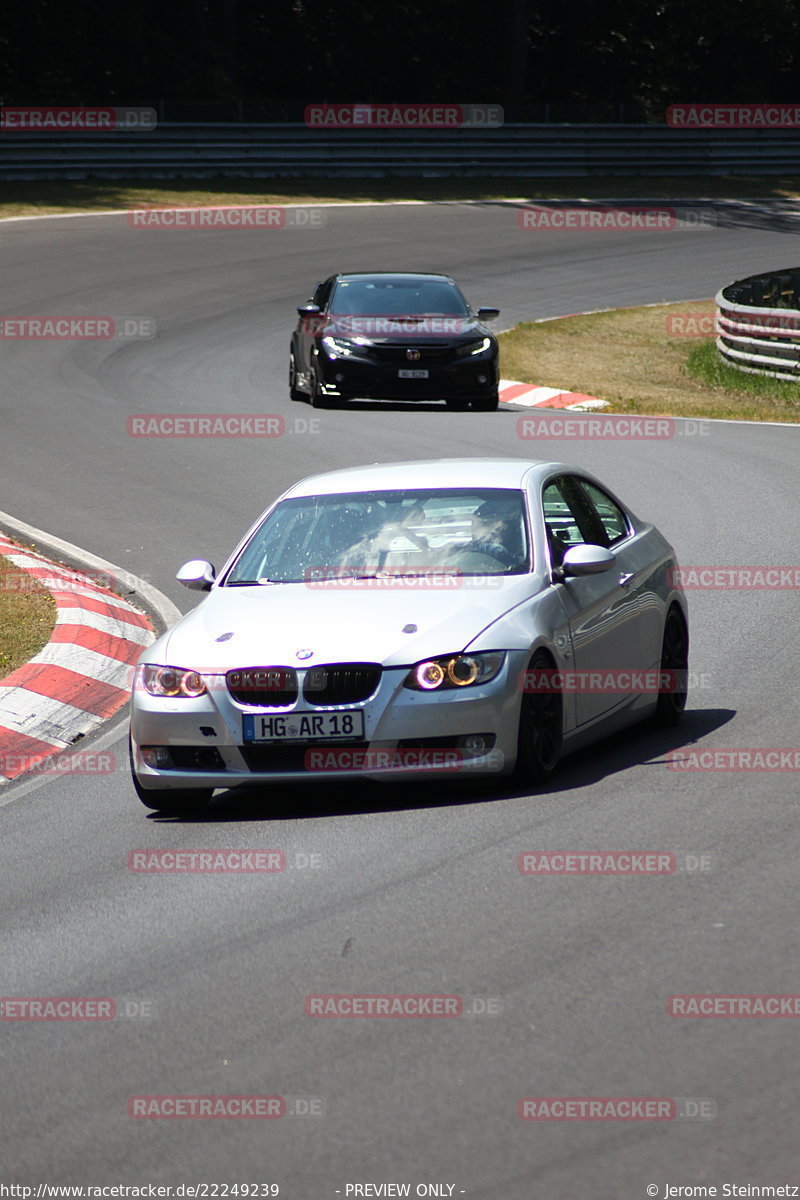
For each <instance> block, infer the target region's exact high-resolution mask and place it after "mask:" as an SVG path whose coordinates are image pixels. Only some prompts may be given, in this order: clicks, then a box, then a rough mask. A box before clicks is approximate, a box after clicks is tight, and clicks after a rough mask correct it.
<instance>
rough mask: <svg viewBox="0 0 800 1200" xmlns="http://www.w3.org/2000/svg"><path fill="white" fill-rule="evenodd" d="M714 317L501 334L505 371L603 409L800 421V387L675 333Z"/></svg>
mask: <svg viewBox="0 0 800 1200" xmlns="http://www.w3.org/2000/svg"><path fill="white" fill-rule="evenodd" d="M714 311H715V306H714V303H713V301H711V300H704V301H700V302H693V303H684V304H659V305H655V306H652V307H647V308H624V309H617V310H615V311H613V312H608V313H594V314H591V315H587V316H582V317H580V316H579V317H564V318H562V319H560V320H557V321H545V322H541V323H534V324H524V325H518V326H517V327H516V328H515V329H512V330H510V331H509V332H508V333H504V334H501V336H500V354H501V359H500V361H501V372H502V375H503V377H504V378H506V379H519V380H524V381H526V382H530V383H535V384H539V385H541V386H543V387H557V388H563V389H564V390H565V391H567V390H569V391H575V392H584V393H585V394H587V395H589V396H597V397H598V398H599V399H601V400H606V401H608V402H609V405H610V408H609V409H608V410H604V411H610V412H618V413H647V414H653V415H659V416H665V415H666V416H674V417H697V418H700V417H724V418H728V419H735V420H746V421H788V422H792V423H797V422H800V383H797V384H794V383H783V382H781V381H780V380H774V379H767V378H762V377H760V376H755V375H744V374H742V373H741V372H739V371H736V370H734V368H732V367H728V366H727V365H726V364H724V363H722V362H718V361H717V359H718V356H717V353H716V349H715V347H714V343H713V335H709V336H706V337H703V338H701V337H696V336H679V335H678V333H677V332H676V331H677V330H681V329H682V330H686V329H687V328H692V327H694V328H697V324H696V322H691V321H690V320H689V317H690V314H701V313H705V314H712V313H713V312H714Z"/></svg>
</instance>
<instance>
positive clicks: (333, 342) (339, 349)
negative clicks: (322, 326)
mask: <svg viewBox="0 0 800 1200" xmlns="http://www.w3.org/2000/svg"><path fill="white" fill-rule="evenodd" d="M322 344H323V346H324V347H325V350H326V351H327V353H328V355H329V356H330V357H331V358H338V357H339V356H341V357H342V358H344V357H346V356H347V355H348V354H352V353H353V343H352V342H348V341H347V339H346V338H340V337H331V336H330V334H326V335H325V337H324V338H323V339H322Z"/></svg>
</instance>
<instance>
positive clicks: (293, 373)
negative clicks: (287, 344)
mask: <svg viewBox="0 0 800 1200" xmlns="http://www.w3.org/2000/svg"><path fill="white" fill-rule="evenodd" d="M289 399H290V400H305V399H306V395H305V393H304V392H301V391H300V390H299V389H298V387H297V360H296V359H295V356H294V350H290V351H289Z"/></svg>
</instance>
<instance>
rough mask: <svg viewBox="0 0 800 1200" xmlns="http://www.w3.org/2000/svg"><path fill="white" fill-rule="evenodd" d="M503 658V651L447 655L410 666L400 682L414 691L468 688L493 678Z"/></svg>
mask: <svg viewBox="0 0 800 1200" xmlns="http://www.w3.org/2000/svg"><path fill="white" fill-rule="evenodd" d="M504 661H505V652H504V651H503V650H492V651H488V652H486V653H483V654H448V655H445V657H444V658H432V659H428V660H427V661H426V662H421V663H417V665H416V666H415V667H412V668H411V670H410V671H409V673H408V675H407V676H406V678H405V681H404V683H403V686H404V687H407V688H411V689H412V690H414V691H417V692H435V691H437V690H442V691H446V690H452V689H453V688H463V687H471V686H472V685H473V684H476V683H488V682H489V680H491V679H494V677H495V675H497V673H498V672H499V670H500V668H501V667H502V665H503V663H504Z"/></svg>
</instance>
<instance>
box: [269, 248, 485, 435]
mask: <svg viewBox="0 0 800 1200" xmlns="http://www.w3.org/2000/svg"><path fill="white" fill-rule="evenodd" d="M297 312H298V315H299V317H300V320H299V322H298V325H297V328H296V329H295V331H294V333H293V334H292V344H291V349H290V354H289V393H290V395H291V398H292V399H293V400H304V399H310V401H311V404H312V405H313V406H314V407H315V408H335V407H336V406H337V405H338V404H339V403H340V402H341V401H343V400H348V399H352V398H356V397H358V398H360V399H373V400H444V401H445V402H446V404H447V406H448V408H457V409H467V408H473V409H477V410H478V411H480V412H491V411H493V410H495V409H496V408H497V399H498V397H497V387H498V383H499V368H498V346H497V339H496V338H495V336H494V334H492V333H491V331H490V330H489V329H487V328H486V326H485V325H484V324H483V322H484V321H489V320H492V319H493V318H494V317H496V316H498V315H499V312H500V310H499V309H497V308H479V309H478V310H477V312H475V311H474V310H473V309H471V308H470V306H469V304H468V303H467V301H466V300H465V299H464V296H463V295H462V293H461V291H460V290H459V288H458V287H457V286H456V284H455V283H454V282H453V280H452V279H450V278H449V276H447V275H427V274H424V275H422V274H420V275H417V274H410V273H405V272H403V273H400V272H391V271H379V272H372V273H370V274H348V275H341V274H340V275H331V276H330V277H329V278H328V279H326V280H325V281H324V282H323V283H319V284H317V287H316V289H315V291H314V295H313V296H312V298H311V301H310V302H309V303H308V304H304V305H302V306H301V307H300V308H298V310H297Z"/></svg>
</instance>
